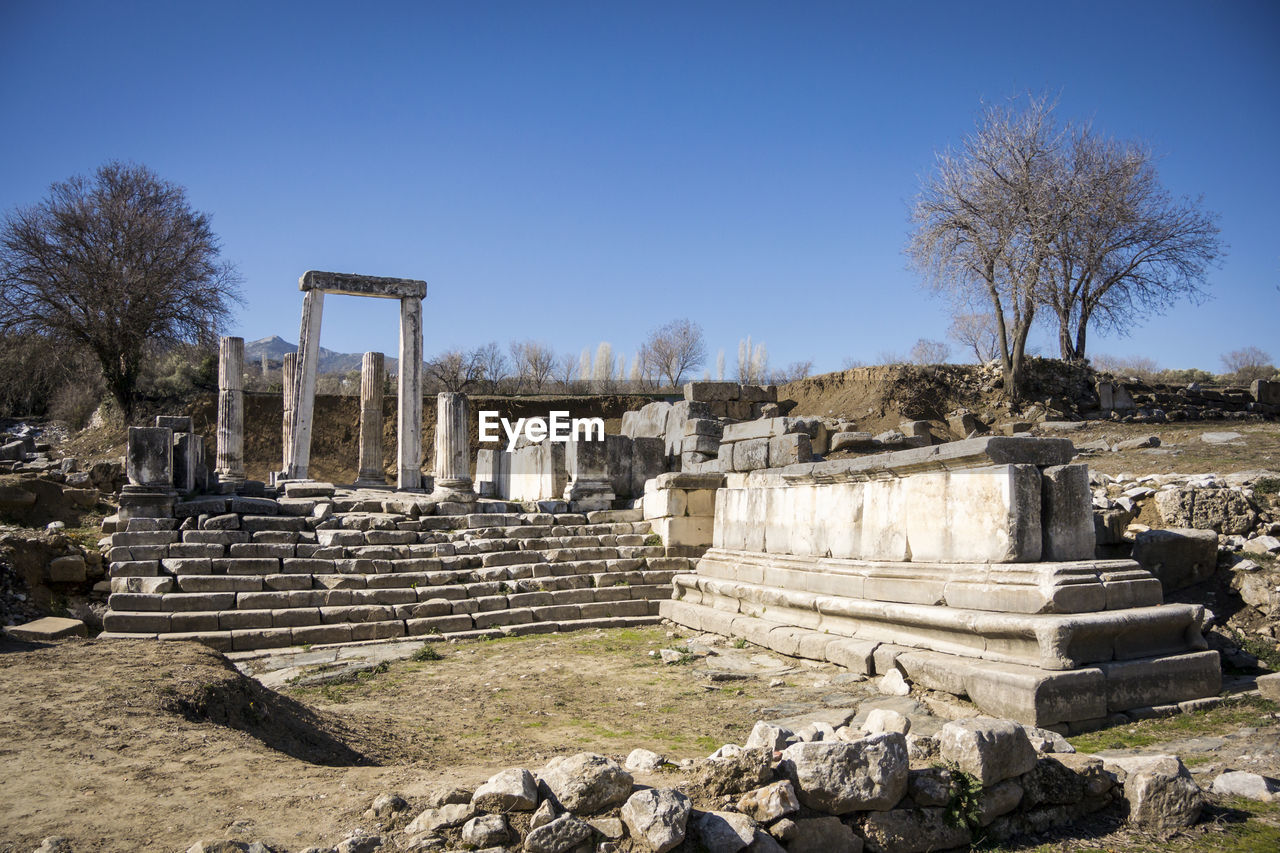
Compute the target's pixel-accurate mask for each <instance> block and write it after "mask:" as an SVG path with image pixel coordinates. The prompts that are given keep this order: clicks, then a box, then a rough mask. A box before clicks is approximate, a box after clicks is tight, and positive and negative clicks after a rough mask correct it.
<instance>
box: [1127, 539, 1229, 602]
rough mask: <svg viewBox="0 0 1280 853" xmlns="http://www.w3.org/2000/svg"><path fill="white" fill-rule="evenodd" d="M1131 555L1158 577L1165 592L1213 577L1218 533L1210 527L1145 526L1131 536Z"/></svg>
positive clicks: (1216, 557) (1216, 564) (1216, 558)
mask: <svg viewBox="0 0 1280 853" xmlns="http://www.w3.org/2000/svg"><path fill="white" fill-rule="evenodd" d="M1133 559H1135V560H1137V561H1138V563H1139V565H1141V566H1142V567H1143V568H1144V569H1146V570H1147V571H1149V572H1151V574H1153V575H1155V576H1156V577H1157V578H1159V580H1160V585H1161V587H1163V589H1164V591H1165V592H1166V593H1168V592H1172V591H1173V590H1176V589H1182V588H1183V587H1186V586H1191V585H1193V584H1197V583H1201V582H1202V581H1206V580H1208V579H1209V578H1211V577H1213V573H1214V572H1215V571H1216V570H1217V567H1218V534H1217V533H1215V532H1213V531H1212V530H1196V529H1194V528H1185V527H1184V528H1170V529H1164V530H1160V529H1156V530H1144V531H1142V532H1141V533H1139V534H1138V535H1137V536H1136V537H1134V543H1133Z"/></svg>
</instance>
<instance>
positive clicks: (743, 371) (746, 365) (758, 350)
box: [738, 335, 769, 385]
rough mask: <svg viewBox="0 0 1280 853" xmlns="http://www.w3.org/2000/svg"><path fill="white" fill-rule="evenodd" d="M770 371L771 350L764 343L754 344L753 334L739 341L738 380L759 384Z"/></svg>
mask: <svg viewBox="0 0 1280 853" xmlns="http://www.w3.org/2000/svg"><path fill="white" fill-rule="evenodd" d="M768 373H769V351H768V350H767V349H765V345H764V344H753V343H752V342H751V336H750V335H747V336H746V338H744V339H742V340H740V341H738V382H740V383H742V384H744V385H759V384H761V383H763V382H764V381H765V379H766V377H767V376H768Z"/></svg>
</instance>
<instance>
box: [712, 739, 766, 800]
mask: <svg viewBox="0 0 1280 853" xmlns="http://www.w3.org/2000/svg"><path fill="white" fill-rule="evenodd" d="M772 765H773V753H772V752H770V751H767V750H764V749H744V750H741V751H740V752H738V753H736V754H735V755H732V756H729V757H727V758H718V759H717V758H708V759H707V760H706V761H704V762H702V763H701V764H700V765H699V766H698V768H697V772H696V773H695V775H694V781H695V782H696V783H697V784H699V785H701V786H702V787H703V788H704V789H706V791H707V793H708V794H710V795H712V796H713V797H720V796H724V795H726V794H742V793H745V792H746V791H750V790H751V789H753V788H759V787H760V786H761V785H764V784H767V783H768V782H769V781H770V780H771V778H772V775H773V766H772Z"/></svg>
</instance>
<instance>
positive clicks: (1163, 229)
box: [1045, 125, 1223, 360]
mask: <svg viewBox="0 0 1280 853" xmlns="http://www.w3.org/2000/svg"><path fill="white" fill-rule="evenodd" d="M1059 168H1060V170H1061V173H1062V174H1061V176H1060V177H1059V179H1058V182H1059V184H1060V186H1061V188H1062V199H1061V201H1060V204H1061V206H1062V215H1061V216H1059V217H1057V219H1056V221H1057V223H1058V233H1057V234H1056V235H1055V239H1054V244H1053V251H1052V253H1051V257H1052V262H1051V263H1050V264H1049V265H1048V266H1047V270H1048V272H1049V276H1048V279H1047V282H1046V283H1047V288H1046V291H1045V301H1046V304H1047V305H1048V306H1049V307H1050V308H1052V310H1053V316H1054V319H1055V320H1056V323H1057V326H1058V345H1059V349H1060V350H1061V353H1062V358H1063V359H1066V360H1080V359H1083V358H1084V357H1085V344H1086V341H1087V336H1088V332H1089V328H1090V326H1092V327H1093V328H1095V329H1100V330H1113V331H1121V332H1123V331H1125V330H1126V329H1127V328H1129V327H1130V326H1131V325H1132V324H1133V323H1134V322H1135V321H1137V320H1138V319H1140V318H1142V317H1146V316H1149V315H1151V314H1153V313H1158V312H1160V311H1162V310H1164V309H1165V308H1167V307H1169V306H1170V305H1171V304H1172V303H1173V302H1175V301H1177V300H1178V299H1180V298H1189V299H1192V300H1193V301H1194V300H1198V299H1199V298H1201V297H1202V295H1203V286H1204V282H1205V276H1206V274H1207V272H1208V270H1209V269H1210V268H1211V267H1212V266H1214V265H1215V264H1216V262H1217V260H1218V258H1219V257H1220V256H1221V254H1222V252H1223V246H1222V244H1221V242H1220V241H1219V239H1218V226H1217V223H1216V219H1217V217H1216V216H1215V215H1213V214H1211V213H1208V212H1206V211H1204V210H1202V209H1201V200H1200V199H1195V200H1192V199H1189V198H1174V197H1173V196H1171V195H1170V194H1169V193H1168V192H1167V191H1166V190H1165V189H1164V187H1163V186H1162V185H1161V183H1160V177H1159V175H1158V174H1157V172H1156V167H1155V162H1154V157H1153V155H1152V153H1151V151H1150V149H1149V148H1147V147H1146V146H1145V145H1143V144H1141V143H1138V142H1132V141H1117V140H1112V139H1104V138H1102V137H1100V136H1098V135H1096V134H1095V133H1094V132H1093V131H1092V129H1091V128H1090V127H1089V126H1088V125H1083V126H1081V127H1079V128H1077V129H1076V130H1075V132H1074V133H1073V135H1072V139H1071V144H1070V149H1069V150H1068V151H1066V152H1064V153H1063V156H1062V157H1061V158H1060V163H1059Z"/></svg>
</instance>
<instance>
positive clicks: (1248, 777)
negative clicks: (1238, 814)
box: [1212, 770, 1280, 803]
mask: <svg viewBox="0 0 1280 853" xmlns="http://www.w3.org/2000/svg"><path fill="white" fill-rule="evenodd" d="M1212 791H1213V793H1215V794H1220V795H1222V796H1224V797H1244V798H1245V799H1249V800H1257V801H1258V802H1260V803H1272V802H1275V801H1276V800H1277V799H1280V782H1278V781H1276V780H1275V779H1270V778H1268V777H1266V776H1262V775H1260V774H1258V773H1248V772H1245V771H1243V770H1232V771H1231V772H1229V773H1223V774H1222V775H1221V776H1219V777H1218V778H1217V779H1214V780H1213V788H1212Z"/></svg>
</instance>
